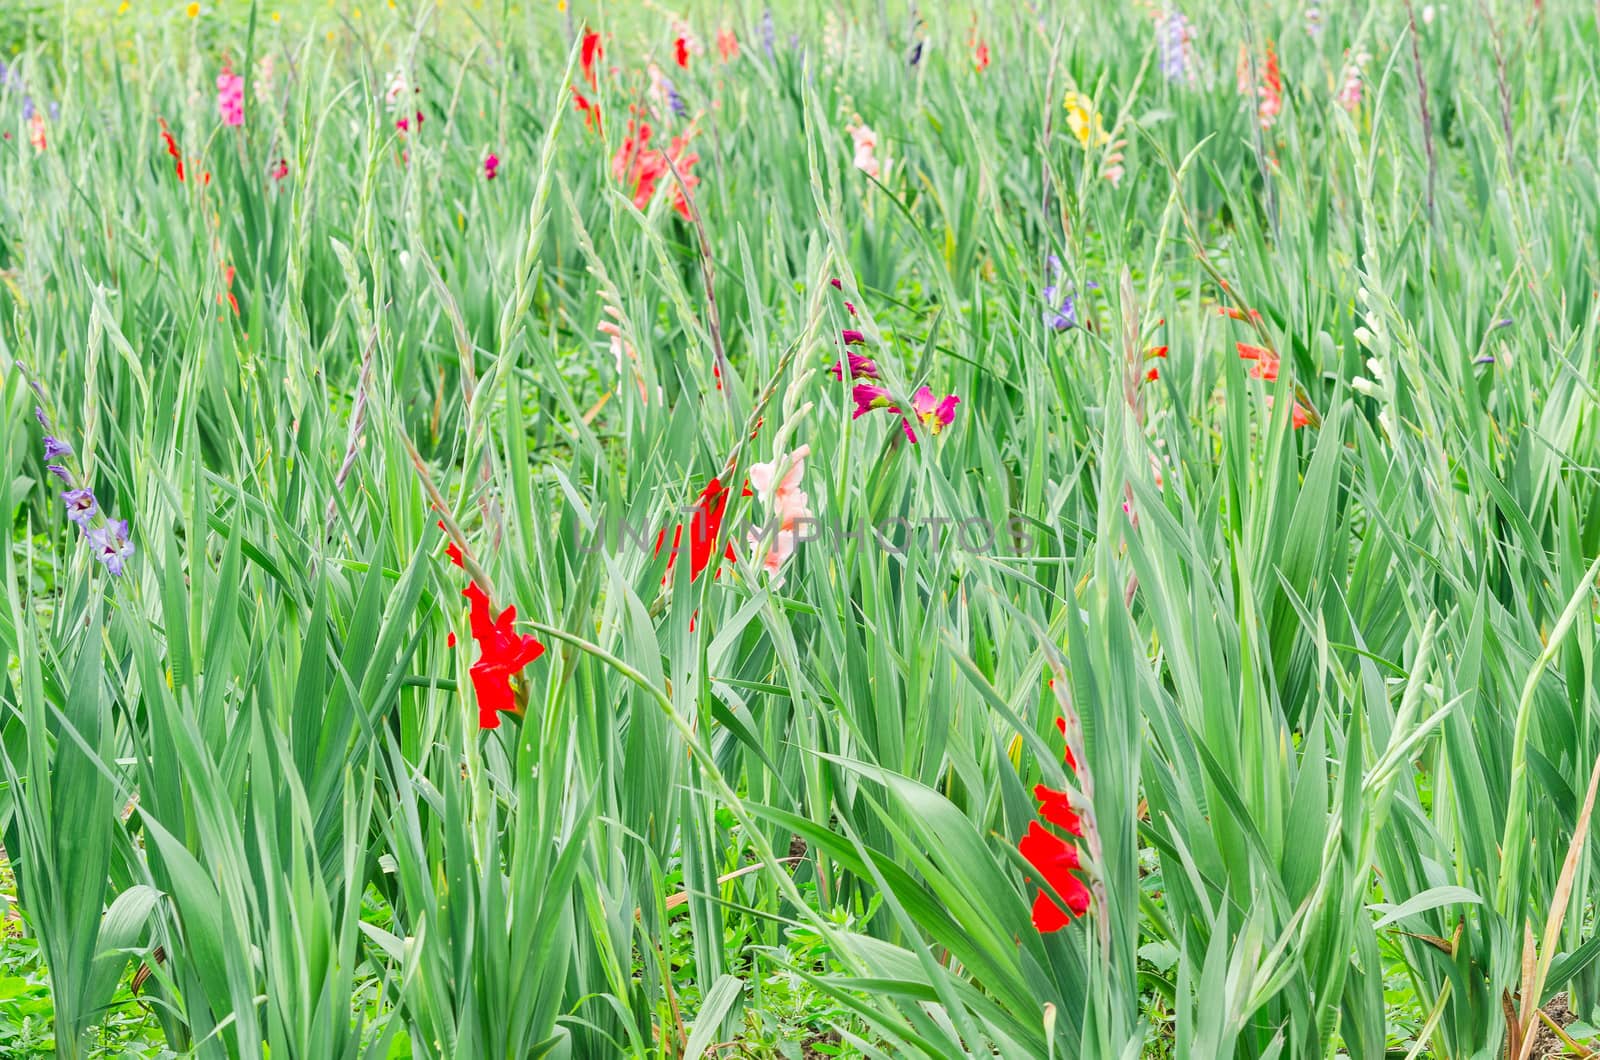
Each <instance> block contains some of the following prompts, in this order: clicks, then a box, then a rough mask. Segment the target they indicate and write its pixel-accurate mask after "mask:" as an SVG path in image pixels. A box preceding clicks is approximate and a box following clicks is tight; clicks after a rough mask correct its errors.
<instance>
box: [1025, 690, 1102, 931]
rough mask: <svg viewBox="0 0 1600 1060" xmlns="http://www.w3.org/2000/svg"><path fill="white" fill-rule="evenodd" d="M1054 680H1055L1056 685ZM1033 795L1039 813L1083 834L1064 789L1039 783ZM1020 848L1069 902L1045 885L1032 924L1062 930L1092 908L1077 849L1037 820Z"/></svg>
mask: <svg viewBox="0 0 1600 1060" xmlns="http://www.w3.org/2000/svg"><path fill="white" fill-rule="evenodd" d="M1053 683H1054V682H1052V684H1053ZM1056 728H1057V729H1059V730H1061V734H1062V736H1065V735H1066V732H1067V723H1066V720H1065V719H1063V718H1057V719H1056ZM1065 760H1066V764H1067V768H1068V769H1071V770H1073V771H1074V772H1076V771H1077V768H1078V765H1077V762H1076V760H1075V759H1074V758H1073V756H1072V748H1071V747H1068V748H1067V750H1066V756H1065ZM1033 797H1034V798H1036V799H1038V800H1039V816H1041V817H1043V818H1044V819H1045V820H1046V821H1048V822H1049V823H1050V824H1053V825H1055V826H1056V827H1057V828H1059V829H1061V830H1062V831H1064V832H1066V833H1067V834H1068V835H1074V836H1078V837H1079V838H1082V837H1083V820H1082V818H1080V817H1079V816H1078V814H1077V813H1076V812H1075V811H1074V810H1073V809H1072V800H1071V797H1070V796H1069V795H1068V794H1067V793H1066V792H1064V791H1056V790H1055V789H1054V788H1047V787H1045V786H1044V785H1043V784H1039V785H1036V786H1035V787H1034V789H1033ZM1017 850H1018V851H1019V852H1020V853H1021V854H1022V856H1023V857H1024V858H1026V859H1027V861H1028V864H1030V865H1032V866H1033V869H1034V871H1035V872H1037V873H1038V874H1039V875H1040V877H1042V878H1043V879H1044V881H1045V882H1046V883H1048V884H1049V885H1050V887H1051V888H1052V889H1053V890H1054V891H1055V892H1056V893H1057V894H1059V895H1060V896H1061V898H1062V900H1063V901H1065V902H1066V903H1067V908H1066V909H1062V908H1061V907H1060V906H1059V905H1057V904H1056V902H1055V899H1053V898H1051V897H1050V895H1048V894H1047V893H1046V892H1045V890H1044V889H1043V888H1040V889H1039V892H1038V894H1037V895H1036V896H1035V897H1034V900H1033V926H1034V927H1035V928H1037V929H1038V930H1039V931H1042V932H1049V931H1060V930H1061V929H1062V928H1064V927H1066V926H1067V925H1068V924H1070V923H1072V918H1073V917H1081V916H1083V914H1084V913H1085V912H1087V911H1088V909H1089V888H1088V887H1087V886H1085V885H1084V883H1083V881H1082V880H1080V879H1079V878H1078V877H1076V876H1074V875H1073V874H1072V873H1073V871H1074V870H1076V869H1078V868H1080V867H1081V863H1080V862H1079V860H1078V848H1077V847H1075V846H1073V845H1072V844H1071V843H1068V842H1067V841H1066V840H1065V839H1062V838H1061V837H1060V836H1058V835H1056V834H1055V833H1054V832H1052V831H1050V830H1049V829H1047V828H1045V827H1044V826H1043V825H1041V824H1040V823H1039V822H1038V821H1030V822H1029V823H1028V832H1027V834H1026V835H1024V836H1023V837H1022V839H1021V841H1020V842H1018V844H1017Z"/></svg>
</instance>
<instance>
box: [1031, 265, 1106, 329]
mask: <svg viewBox="0 0 1600 1060" xmlns="http://www.w3.org/2000/svg"><path fill="white" fill-rule="evenodd" d="M1062 272H1063V270H1062V267H1061V259H1060V258H1058V257H1056V256H1055V255H1054V254H1051V255H1049V256H1048V257H1047V258H1046V259H1045V281H1046V283H1045V289H1044V301H1045V309H1044V312H1043V314H1041V315H1042V316H1043V318H1044V322H1045V324H1046V326H1048V327H1049V328H1050V330H1052V331H1069V330H1071V329H1072V328H1075V327H1077V326H1078V299H1077V293H1076V292H1075V291H1074V290H1073V288H1072V286H1071V285H1070V284H1063V283H1062V282H1061V274H1062ZM1089 286H1090V287H1093V286H1094V284H1092V283H1091V284H1090V285H1089Z"/></svg>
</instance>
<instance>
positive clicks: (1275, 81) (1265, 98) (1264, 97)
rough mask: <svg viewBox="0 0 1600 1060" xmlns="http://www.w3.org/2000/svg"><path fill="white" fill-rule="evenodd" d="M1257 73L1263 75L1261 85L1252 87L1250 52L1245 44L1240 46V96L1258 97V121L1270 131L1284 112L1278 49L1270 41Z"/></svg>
mask: <svg viewBox="0 0 1600 1060" xmlns="http://www.w3.org/2000/svg"><path fill="white" fill-rule="evenodd" d="M1257 72H1258V73H1259V74H1260V75H1261V83H1260V84H1259V85H1252V84H1251V82H1250V73H1251V63H1250V52H1249V50H1248V49H1247V48H1246V47H1245V46H1244V45H1243V44H1240V45H1239V66H1238V81H1239V94H1240V95H1244V96H1249V95H1254V96H1255V97H1256V120H1257V121H1258V122H1259V123H1260V124H1261V127H1262V128H1263V129H1270V128H1272V126H1273V125H1274V124H1276V122H1277V120H1278V114H1279V113H1280V112H1281V111H1282V110H1283V78H1282V77H1281V76H1280V75H1279V73H1278V52H1277V49H1276V48H1274V47H1273V45H1272V42H1271V41H1270V40H1269V41H1267V54H1266V57H1265V59H1264V61H1263V62H1262V63H1260V64H1259V65H1258V69H1257ZM1252 89H1253V91H1252Z"/></svg>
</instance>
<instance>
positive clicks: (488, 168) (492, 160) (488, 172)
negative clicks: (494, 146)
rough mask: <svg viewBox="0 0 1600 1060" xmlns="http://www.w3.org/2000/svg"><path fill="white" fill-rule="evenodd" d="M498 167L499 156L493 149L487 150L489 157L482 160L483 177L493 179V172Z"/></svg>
mask: <svg viewBox="0 0 1600 1060" xmlns="http://www.w3.org/2000/svg"><path fill="white" fill-rule="evenodd" d="M499 168H500V156H499V155H497V154H495V153H494V152H493V151H490V152H489V157H488V158H485V159H484V160H483V179H484V180H493V179H494V175H495V172H496V171H497V170H498V169H499Z"/></svg>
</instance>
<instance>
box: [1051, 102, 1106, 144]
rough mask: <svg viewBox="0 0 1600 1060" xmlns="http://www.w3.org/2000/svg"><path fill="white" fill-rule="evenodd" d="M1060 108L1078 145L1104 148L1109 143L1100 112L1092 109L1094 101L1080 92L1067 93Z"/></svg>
mask: <svg viewBox="0 0 1600 1060" xmlns="http://www.w3.org/2000/svg"><path fill="white" fill-rule="evenodd" d="M1062 106H1063V107H1064V108H1065V109H1066V112H1067V128H1068V129H1070V130H1071V131H1072V135H1073V136H1075V137H1077V138H1078V143H1079V144H1081V145H1082V146H1084V147H1104V146H1105V145H1106V144H1108V143H1110V142H1111V134H1110V133H1108V132H1106V128H1105V124H1104V122H1102V121H1101V118H1100V112H1099V111H1097V110H1095V109H1094V101H1093V100H1091V99H1090V98H1089V97H1088V96H1085V95H1084V94H1083V93H1081V92H1068V93H1067V97H1066V99H1065V100H1064V101H1063V103H1062Z"/></svg>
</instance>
